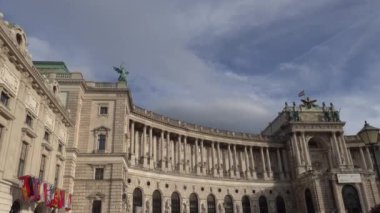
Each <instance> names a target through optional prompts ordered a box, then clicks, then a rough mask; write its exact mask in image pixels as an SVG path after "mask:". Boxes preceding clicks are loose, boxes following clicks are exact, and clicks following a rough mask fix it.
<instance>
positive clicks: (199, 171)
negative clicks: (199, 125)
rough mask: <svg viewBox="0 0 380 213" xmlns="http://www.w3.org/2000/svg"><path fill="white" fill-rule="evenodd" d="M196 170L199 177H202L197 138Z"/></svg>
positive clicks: (196, 140) (196, 139)
mask: <svg viewBox="0 0 380 213" xmlns="http://www.w3.org/2000/svg"><path fill="white" fill-rule="evenodd" d="M195 169H196V170H197V175H200V174H201V166H200V165H199V146H198V138H195Z"/></svg>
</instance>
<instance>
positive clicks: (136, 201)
mask: <svg viewBox="0 0 380 213" xmlns="http://www.w3.org/2000/svg"><path fill="white" fill-rule="evenodd" d="M138 212H142V192H141V189H139V188H136V189H135V190H134V191H133V213H138Z"/></svg>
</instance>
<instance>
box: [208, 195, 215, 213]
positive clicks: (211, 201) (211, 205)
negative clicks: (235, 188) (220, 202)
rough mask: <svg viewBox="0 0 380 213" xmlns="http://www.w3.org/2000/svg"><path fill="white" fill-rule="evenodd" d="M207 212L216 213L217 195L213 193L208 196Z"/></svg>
mask: <svg viewBox="0 0 380 213" xmlns="http://www.w3.org/2000/svg"><path fill="white" fill-rule="evenodd" d="M207 212H208V213H216V207H215V197H214V195H212V194H209V195H208V196H207Z"/></svg>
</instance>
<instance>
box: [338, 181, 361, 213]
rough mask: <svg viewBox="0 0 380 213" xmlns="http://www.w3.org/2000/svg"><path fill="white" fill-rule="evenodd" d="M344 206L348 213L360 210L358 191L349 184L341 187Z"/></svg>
mask: <svg viewBox="0 0 380 213" xmlns="http://www.w3.org/2000/svg"><path fill="white" fill-rule="evenodd" d="M342 196H343V202H344V207H345V208H346V212H348V213H356V212H362V207H361V205H360V200H359V195H358V191H357V190H356V189H355V187H353V186H351V185H345V186H343V189H342Z"/></svg>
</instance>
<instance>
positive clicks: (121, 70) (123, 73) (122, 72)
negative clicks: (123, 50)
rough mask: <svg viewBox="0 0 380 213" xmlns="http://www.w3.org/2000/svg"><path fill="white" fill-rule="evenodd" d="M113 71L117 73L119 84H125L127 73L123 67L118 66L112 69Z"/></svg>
mask: <svg viewBox="0 0 380 213" xmlns="http://www.w3.org/2000/svg"><path fill="white" fill-rule="evenodd" d="M113 69H114V70H115V71H116V72H117V73H119V78H118V81H119V82H127V75H128V74H129V72H128V71H127V70H126V69H125V68H124V67H123V65H120V66H119V67H113Z"/></svg>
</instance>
